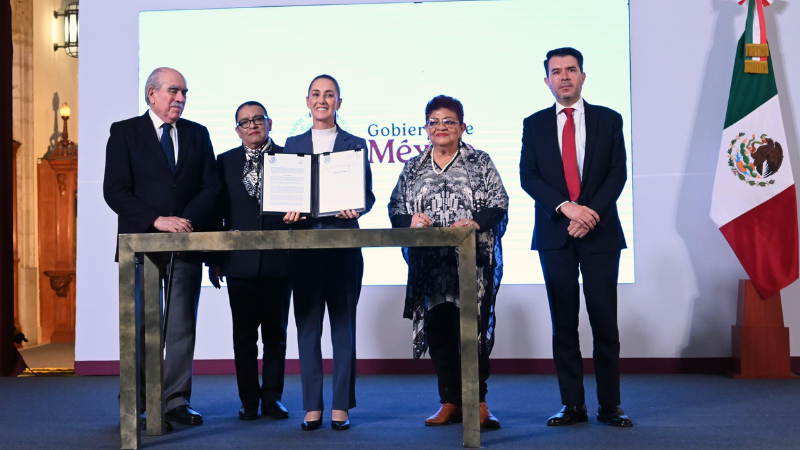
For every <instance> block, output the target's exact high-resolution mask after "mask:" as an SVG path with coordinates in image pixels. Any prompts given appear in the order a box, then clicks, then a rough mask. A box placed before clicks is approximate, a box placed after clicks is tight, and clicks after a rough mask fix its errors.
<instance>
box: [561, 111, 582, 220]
mask: <svg viewBox="0 0 800 450" xmlns="http://www.w3.org/2000/svg"><path fill="white" fill-rule="evenodd" d="M564 108H573V109H574V111H572V120H573V121H574V122H575V153H576V155H575V156H576V157H577V159H578V177H579V178H580V179H583V159H584V157H585V156H586V113H585V107H584V105H583V98H579V99H578V101H577V102H575V104H574V105H572V106H569V107H567V106H564V105H562V104H561V103H558V102H556V122H557V123H558V150H559V151H560V152H561V154H562V155H563V154H564V145H563V143H562V142H561V141H562V140H563V134H564V125H566V123H567V114H566V113H565V112H563V111H564ZM564 203H567V202H563V203H561V204H560V205H558V207H556V212H561V206H563V205H564Z"/></svg>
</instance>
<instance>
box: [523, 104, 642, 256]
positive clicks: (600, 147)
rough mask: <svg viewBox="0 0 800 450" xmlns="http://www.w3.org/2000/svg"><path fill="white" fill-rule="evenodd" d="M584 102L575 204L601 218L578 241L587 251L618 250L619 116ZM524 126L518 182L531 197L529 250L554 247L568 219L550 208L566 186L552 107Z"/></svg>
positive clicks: (622, 175) (565, 196) (563, 239)
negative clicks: (582, 144) (583, 133)
mask: <svg viewBox="0 0 800 450" xmlns="http://www.w3.org/2000/svg"><path fill="white" fill-rule="evenodd" d="M584 105H585V114H586V154H585V156H584V161H583V176H582V178H581V193H580V196H579V197H578V200H577V202H576V203H578V204H579V205H584V206H588V207H589V208H591V209H593V210H594V211H595V212H597V214H598V215H599V216H600V222H599V224H598V226H596V227H595V229H594V230H592V231H590V232H589V233H588V234H587V235H586V236H584V237H583V238H581V240H580V241H581V243H582V245H586V246H587V248H588V249H589V250H590V251H592V252H598V253H599V252H612V251H617V250H620V249H623V248H625V247H626V244H625V235H624V234H623V233H622V226H621V225H620V222H619V215H618V214H617V199H618V198H619V196H620V194H621V193H622V188H623V187H624V186H625V182H626V180H627V173H628V172H627V167H626V154H625V142H624V139H623V136H622V116H620V115H619V113H617V112H616V111H613V110H611V109H609V108H605V107H603V106H595V105H590V104H589V103H586V101H584ZM523 125H524V127H523V132H522V156H521V158H520V163H519V172H520V182H521V184H522V189H524V190H525V192H527V193H528V194H529V195H530V196H531V197H533V199H534V200H535V201H536V215H535V219H536V224H535V225H534V228H533V242H532V243H531V250H554V249H559V248H562V247H564V245H566V243H567V238H569V233H568V232H567V227H568V226H569V219H568V218H567V217H566V216H564V215H563V214H560V213H557V212H555V209H556V208H557V207H558V205H560V204H561V203H562V202H565V201H568V200H569V190H568V189H567V181H566V178H565V177H564V165H563V163H562V160H561V151H560V149H559V147H558V123H557V120H556V107H555V105H553V106H551V107H550V108H547V109H543V110H541V111H539V112H536V113H534V114H533V115H531V116H530V117H528V118H527V119H525V121H524V122H523Z"/></svg>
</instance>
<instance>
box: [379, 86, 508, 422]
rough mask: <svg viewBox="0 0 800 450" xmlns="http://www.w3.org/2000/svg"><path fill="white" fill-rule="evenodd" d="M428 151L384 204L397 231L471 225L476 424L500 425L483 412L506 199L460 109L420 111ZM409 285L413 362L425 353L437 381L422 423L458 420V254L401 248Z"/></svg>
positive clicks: (446, 103) (439, 101)
mask: <svg viewBox="0 0 800 450" xmlns="http://www.w3.org/2000/svg"><path fill="white" fill-rule="evenodd" d="M425 120H426V123H425V129H426V130H427V132H428V137H429V139H430V141H431V146H430V147H429V149H428V150H427V151H426V152H424V153H422V154H421V155H419V156H416V157H414V158H412V159H410V160H409V161H408V163H406V166H405V168H404V169H403V172H402V173H401V174H400V179H399V180H398V182H397V186H396V187H395V188H394V191H393V192H392V197H391V200H390V201H389V217H390V219H391V221H392V227H394V228H407V227H411V228H424V227H473V228H475V229H476V231H477V233H476V236H477V239H476V243H477V264H478V273H477V283H478V303H479V316H480V317H479V332H480V352H479V356H478V366H479V379H480V400H481V426H483V427H487V428H498V427H500V422H499V421H498V420H497V418H495V417H494V416H493V415H492V414H491V413H490V412H489V409H488V407H487V406H486V392H487V385H486V380H487V379H488V378H489V353H491V351H492V346H493V344H494V321H495V319H494V317H495V316H494V304H495V299H496V296H497V290H498V288H499V286H500V279H501V277H502V273H503V259H502V247H501V244H500V238H501V237H502V236H503V234H504V233H505V229H506V225H507V223H508V194H507V193H506V190H505V188H504V187H503V182H502V180H501V179H500V174H499V173H498V172H497V169H496V168H495V166H494V163H493V162H492V159H491V158H490V157H489V155H488V154H487V153H486V152H483V151H481V150H476V149H474V148H473V147H472V146H471V145H469V144H465V143H464V142H463V141H462V140H461V136H462V135H463V134H464V131H465V130H466V125H465V124H464V108H463V106H462V105H461V102H459V101H458V100H456V99H454V98H452V97H447V96H444V95H440V96H438V97H435V98H434V99H433V100H431V101H430V102H428V105H427V107H426V108H425ZM403 256H404V257H405V260H406V262H407V263H408V284H407V288H406V304H405V309H404V312H403V316H404V317H406V318H408V319H412V320H413V324H414V325H413V328H414V331H413V333H414V358H419V357H420V356H422V354H424V353H425V351H426V350H428V349H430V355H431V359H432V360H433V364H434V366H435V367H436V375H437V377H438V379H439V397H440V400H441V403H442V406H441V408H440V409H439V411H438V412H437V413H436V414H434V415H433V416H431V417H429V418H428V419H427V420H426V421H425V424H426V425H430V426H433V425H446V424H449V423H455V422H460V421H461V356H460V350H459V344H460V338H459V311H458V306H459V295H458V254H457V252H456V249H454V248H444V247H442V248H404V249H403Z"/></svg>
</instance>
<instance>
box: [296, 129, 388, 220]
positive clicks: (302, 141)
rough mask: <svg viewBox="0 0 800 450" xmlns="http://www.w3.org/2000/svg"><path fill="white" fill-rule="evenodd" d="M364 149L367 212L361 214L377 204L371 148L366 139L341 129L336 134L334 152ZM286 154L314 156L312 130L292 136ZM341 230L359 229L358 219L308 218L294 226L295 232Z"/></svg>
mask: <svg viewBox="0 0 800 450" xmlns="http://www.w3.org/2000/svg"><path fill="white" fill-rule="evenodd" d="M358 148H360V149H362V151H361V153H362V154H363V155H364V172H365V182H366V186H365V188H366V196H367V201H366V205H365V206H366V210H365V211H364V212H363V213H361V215H362V216H363V215H364V214H366V213H368V212H369V211H370V210H371V209H372V205H374V204H375V195H374V194H373V193H372V170H370V167H369V158H368V155H367V153H368V152H369V147H368V146H367V141H365V140H364V139H362V138H360V137H357V136H353V135H352V134H350V133H348V132H346V131H344V130H342V129H341V128H339V131H338V133H337V134H336V141H335V142H334V143H333V151H334V152H341V151H345V150H355V149H358ZM283 152H284V153H302V154H306V155H313V154H314V144H313V142H312V139H311V130H308V131H306V132H305V133H303V134H300V135H298V136H292V137H290V138H289V139H287V140H286V145H285V146H284V149H283ZM339 228H358V219H337V218H336V217H332V216H331V217H322V218H319V219H312V218H310V217H309V218H307V219H305V220H300V221H298V222H296V223H294V224H293V225H292V229H295V230H308V229H339Z"/></svg>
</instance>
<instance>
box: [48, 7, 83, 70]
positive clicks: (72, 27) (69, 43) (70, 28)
mask: <svg viewBox="0 0 800 450" xmlns="http://www.w3.org/2000/svg"><path fill="white" fill-rule="evenodd" d="M53 17H54V18H55V19H56V20H58V18H59V17H63V18H64V45H58V42H56V43H54V44H53V51H58V49H60V48H63V49H64V50H65V51H66V52H67V54H68V55H69V56H72V57H73V58H77V57H78V35H79V34H80V23H79V22H78V3H77V2H75V3H70V4H69V5H67V7H66V8H65V9H64V12H58V11H53Z"/></svg>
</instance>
